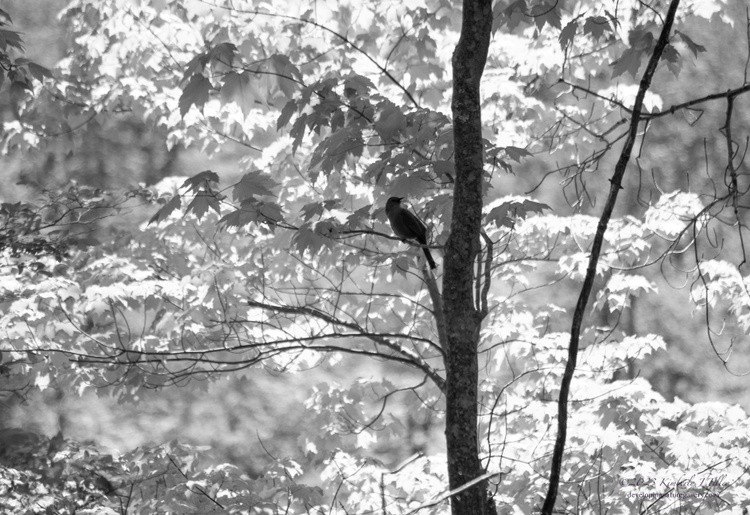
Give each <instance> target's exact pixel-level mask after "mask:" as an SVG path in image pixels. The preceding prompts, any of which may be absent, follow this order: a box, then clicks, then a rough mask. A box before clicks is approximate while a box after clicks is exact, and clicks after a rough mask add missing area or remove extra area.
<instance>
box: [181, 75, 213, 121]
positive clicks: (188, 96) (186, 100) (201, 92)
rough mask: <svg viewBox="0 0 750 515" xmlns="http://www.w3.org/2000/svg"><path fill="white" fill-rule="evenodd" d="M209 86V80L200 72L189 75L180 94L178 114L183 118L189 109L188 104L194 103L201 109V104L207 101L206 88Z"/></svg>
mask: <svg viewBox="0 0 750 515" xmlns="http://www.w3.org/2000/svg"><path fill="white" fill-rule="evenodd" d="M210 88H211V81H209V80H208V79H207V78H206V77H204V76H203V75H202V74H200V73H196V74H195V75H193V76H192V77H190V82H188V84H187V86H185V89H183V90H182V95H180V101H179V105H180V114H181V115H182V117H183V118H184V117H185V115H186V114H187V112H188V111H189V110H190V106H192V105H195V106H196V107H197V108H198V109H201V110H202V109H203V105H204V104H205V103H206V102H207V101H208V90H209V89H210Z"/></svg>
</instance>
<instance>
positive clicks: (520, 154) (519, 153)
mask: <svg viewBox="0 0 750 515" xmlns="http://www.w3.org/2000/svg"><path fill="white" fill-rule="evenodd" d="M504 150H505V153H506V154H508V157H509V158H511V159H512V160H513V161H515V162H517V163H520V162H521V159H523V158H524V157H528V156H531V155H533V154H532V153H531V152H529V151H528V150H526V149H525V148H520V147H513V146H510V147H505V148H504Z"/></svg>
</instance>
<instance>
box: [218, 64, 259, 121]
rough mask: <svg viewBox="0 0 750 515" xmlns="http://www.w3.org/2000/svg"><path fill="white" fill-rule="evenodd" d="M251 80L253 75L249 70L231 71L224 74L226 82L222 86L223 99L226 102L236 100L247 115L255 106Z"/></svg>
mask: <svg viewBox="0 0 750 515" xmlns="http://www.w3.org/2000/svg"><path fill="white" fill-rule="evenodd" d="M250 80H251V76H250V74H249V73H247V72H243V73H235V72H230V73H227V74H226V75H225V76H224V84H223V85H222V86H221V101H222V102H223V103H225V104H228V103H230V102H234V103H235V104H237V105H238V106H239V107H240V109H241V110H242V114H243V115H245V116H247V115H248V113H249V112H250V110H251V109H252V108H253V103H254V98H253V95H252V88H251V87H250Z"/></svg>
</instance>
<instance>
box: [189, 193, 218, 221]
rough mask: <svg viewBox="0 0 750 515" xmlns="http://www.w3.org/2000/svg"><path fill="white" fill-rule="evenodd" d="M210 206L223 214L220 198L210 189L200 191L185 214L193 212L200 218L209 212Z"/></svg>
mask: <svg viewBox="0 0 750 515" xmlns="http://www.w3.org/2000/svg"><path fill="white" fill-rule="evenodd" d="M209 208H211V209H213V210H214V211H216V212H217V213H219V214H221V207H220V206H219V198H218V197H217V196H216V195H214V194H213V193H211V192H209V191H199V192H198V193H197V194H196V195H195V198H194V199H193V200H192V201H191V202H190V204H188V206H187V208H186V209H185V214H187V213H190V212H192V213H194V214H195V216H196V217H197V218H198V220H200V219H201V218H203V215H205V214H206V213H207V212H208V209H209Z"/></svg>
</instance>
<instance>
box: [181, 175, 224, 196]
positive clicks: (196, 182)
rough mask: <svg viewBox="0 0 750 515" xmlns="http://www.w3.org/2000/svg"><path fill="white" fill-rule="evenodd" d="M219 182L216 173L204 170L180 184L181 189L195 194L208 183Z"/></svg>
mask: <svg viewBox="0 0 750 515" xmlns="http://www.w3.org/2000/svg"><path fill="white" fill-rule="evenodd" d="M211 182H219V176H218V175H217V174H216V172H212V171H211V170H204V171H202V172H201V173H197V174H195V175H193V176H192V177H190V178H188V179H186V180H185V182H183V183H182V187H183V188H188V189H189V190H190V191H194V192H197V191H199V190H201V189H203V188H205V187H206V186H207V184H208V183H211Z"/></svg>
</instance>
